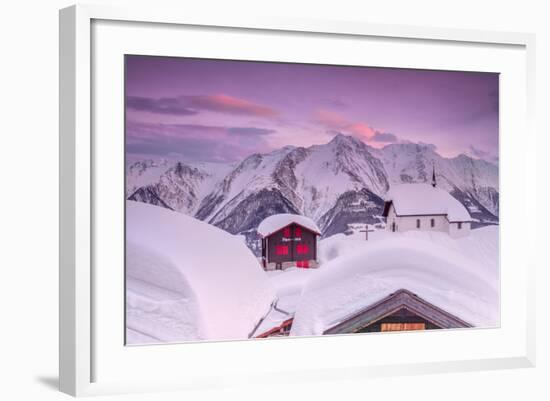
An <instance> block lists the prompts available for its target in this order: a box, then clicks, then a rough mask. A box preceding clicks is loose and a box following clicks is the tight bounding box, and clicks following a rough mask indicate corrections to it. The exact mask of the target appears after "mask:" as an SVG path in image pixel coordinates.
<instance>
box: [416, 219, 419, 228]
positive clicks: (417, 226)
mask: <svg viewBox="0 0 550 401" xmlns="http://www.w3.org/2000/svg"><path fill="white" fill-rule="evenodd" d="M416 228H420V219H416Z"/></svg>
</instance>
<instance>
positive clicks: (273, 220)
mask: <svg viewBox="0 0 550 401" xmlns="http://www.w3.org/2000/svg"><path fill="white" fill-rule="evenodd" d="M292 223H296V224H298V225H300V226H302V227H305V228H307V229H308V230H311V231H314V232H316V233H318V234H321V230H319V227H317V224H315V222H314V221H313V220H311V219H310V218H309V217H306V216H301V215H299V214H289V213H281V214H274V215H272V216H269V217H267V218H265V219H264V220H263V221H262V222H261V223H260V225H259V226H258V233H260V235H261V236H262V237H266V236H268V235H270V234H273V233H274V232H275V231H278V230H280V229H281V228H283V227H286V226H288V225H289V224H292Z"/></svg>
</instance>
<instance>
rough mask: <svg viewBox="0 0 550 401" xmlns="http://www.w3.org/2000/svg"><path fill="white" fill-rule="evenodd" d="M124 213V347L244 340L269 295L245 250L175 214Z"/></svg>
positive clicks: (140, 209)
mask: <svg viewBox="0 0 550 401" xmlns="http://www.w3.org/2000/svg"><path fill="white" fill-rule="evenodd" d="M126 205H127V209H126V210H127V229H126V238H127V248H126V252H127V253H126V275H127V299H126V305H127V329H128V331H127V333H128V334H129V336H128V338H129V342H137V343H139V342H142V341H143V339H144V338H153V339H155V340H156V342H169V341H171V342H175V341H196V340H208V339H215V340H224V339H245V338H247V337H248V335H249V334H250V333H251V332H252V331H253V329H254V327H255V326H256V325H257V324H258V322H259V321H260V320H261V319H262V317H263V316H264V315H265V314H266V313H267V312H268V311H269V309H270V306H271V303H272V302H273V300H274V299H275V291H274V290H273V288H272V286H271V285H270V283H269V280H268V277H267V275H266V274H265V272H264V271H263V270H262V268H261V266H260V265H259V263H258V261H257V259H256V258H255V257H254V255H253V254H252V253H251V252H250V250H249V249H248V248H247V247H246V245H245V243H244V242H243V241H242V240H241V239H240V238H238V237H236V236H233V235H231V234H229V233H227V232H225V231H223V230H220V229H218V228H216V227H214V226H212V225H209V224H207V223H204V222H202V221H199V220H196V219H194V218H192V217H189V216H186V215H184V214H181V213H177V212H173V211H171V210H168V209H164V208H161V207H158V206H153V205H148V204H144V203H139V202H133V201H127V203H126ZM228 261H229V262H230V263H228ZM135 333H139V334H140V335H139V336H137V335H134V334H135ZM132 339H133V340H134V341H132Z"/></svg>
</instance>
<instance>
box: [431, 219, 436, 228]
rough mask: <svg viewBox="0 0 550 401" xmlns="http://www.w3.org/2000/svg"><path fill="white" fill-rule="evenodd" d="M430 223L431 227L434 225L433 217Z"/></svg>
mask: <svg viewBox="0 0 550 401" xmlns="http://www.w3.org/2000/svg"><path fill="white" fill-rule="evenodd" d="M430 225H431V226H432V227H435V219H430Z"/></svg>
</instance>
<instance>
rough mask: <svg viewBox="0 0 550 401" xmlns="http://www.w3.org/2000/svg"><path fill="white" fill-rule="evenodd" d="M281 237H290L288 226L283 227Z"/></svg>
mask: <svg viewBox="0 0 550 401" xmlns="http://www.w3.org/2000/svg"><path fill="white" fill-rule="evenodd" d="M283 237H286V238H289V237H290V227H285V228H284V229H283Z"/></svg>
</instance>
